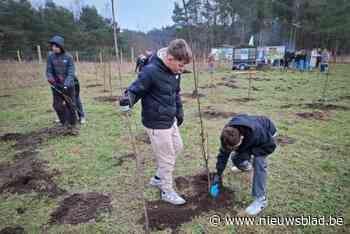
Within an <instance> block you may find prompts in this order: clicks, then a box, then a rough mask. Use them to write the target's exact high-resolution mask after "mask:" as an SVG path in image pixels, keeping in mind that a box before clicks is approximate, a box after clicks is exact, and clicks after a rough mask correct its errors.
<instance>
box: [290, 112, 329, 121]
mask: <svg viewBox="0 0 350 234" xmlns="http://www.w3.org/2000/svg"><path fill="white" fill-rule="evenodd" d="M296 115H297V116H299V117H300V118H303V119H308V120H328V119H329V113H328V112H321V111H314V112H297V113H296Z"/></svg>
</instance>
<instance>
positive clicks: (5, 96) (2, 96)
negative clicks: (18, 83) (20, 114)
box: [0, 94, 11, 98]
mask: <svg viewBox="0 0 350 234" xmlns="http://www.w3.org/2000/svg"><path fill="white" fill-rule="evenodd" d="M7 97H11V95H9V94H4V95H0V98H7Z"/></svg>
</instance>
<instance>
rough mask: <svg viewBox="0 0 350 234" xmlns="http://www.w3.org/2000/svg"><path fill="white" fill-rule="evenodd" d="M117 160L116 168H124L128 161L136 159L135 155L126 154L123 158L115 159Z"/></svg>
mask: <svg viewBox="0 0 350 234" xmlns="http://www.w3.org/2000/svg"><path fill="white" fill-rule="evenodd" d="M115 159H116V163H115V164H114V166H117V167H119V166H122V165H123V164H124V162H126V161H130V160H135V159H136V157H135V155H134V154H125V155H123V156H121V157H115Z"/></svg>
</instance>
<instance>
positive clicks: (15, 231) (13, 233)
mask: <svg viewBox="0 0 350 234" xmlns="http://www.w3.org/2000/svg"><path fill="white" fill-rule="evenodd" d="M0 234H26V232H25V230H24V228H23V227H21V226H18V225H17V226H11V227H5V228H4V229H2V230H0Z"/></svg>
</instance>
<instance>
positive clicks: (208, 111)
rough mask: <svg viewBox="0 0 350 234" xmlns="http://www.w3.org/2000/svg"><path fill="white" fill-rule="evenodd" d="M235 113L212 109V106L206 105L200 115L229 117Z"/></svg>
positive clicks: (207, 117) (210, 117)
mask: <svg viewBox="0 0 350 234" xmlns="http://www.w3.org/2000/svg"><path fill="white" fill-rule="evenodd" d="M235 115H237V113H235V112H227V111H218V110H215V109H213V108H212V107H210V106H209V107H208V109H206V110H202V117H203V118H205V119H216V118H224V119H226V118H231V117H233V116H235Z"/></svg>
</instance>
